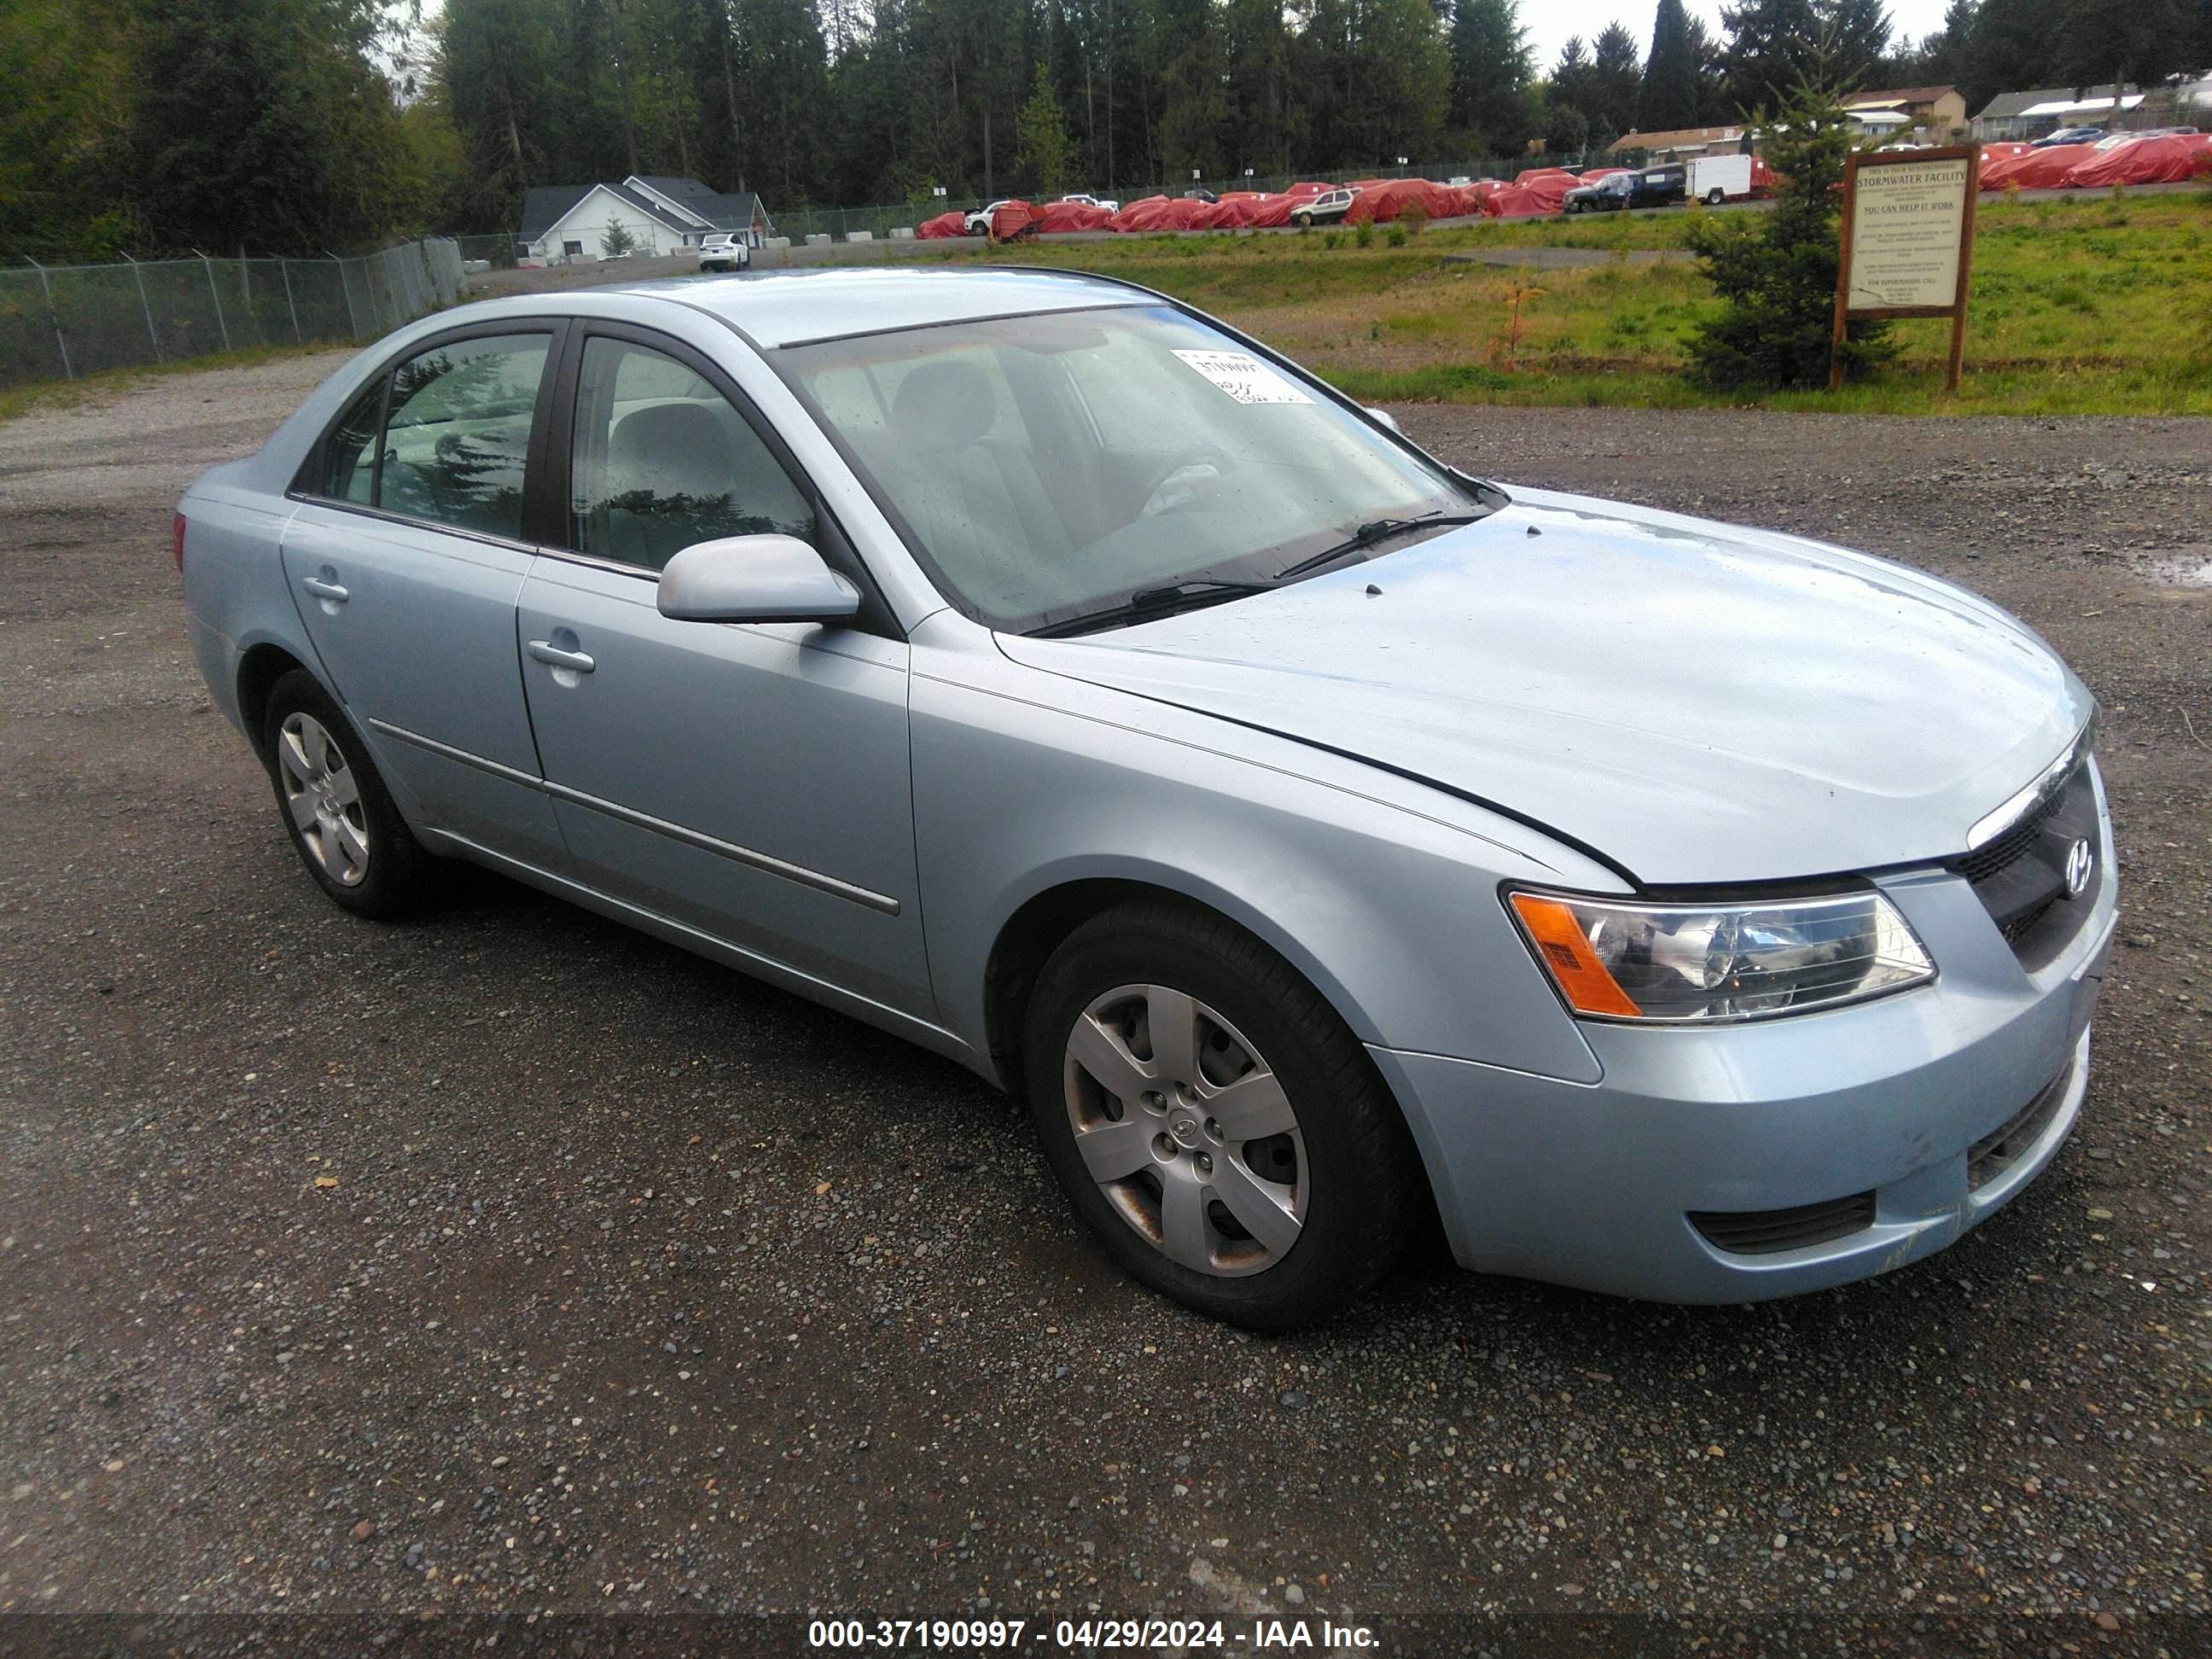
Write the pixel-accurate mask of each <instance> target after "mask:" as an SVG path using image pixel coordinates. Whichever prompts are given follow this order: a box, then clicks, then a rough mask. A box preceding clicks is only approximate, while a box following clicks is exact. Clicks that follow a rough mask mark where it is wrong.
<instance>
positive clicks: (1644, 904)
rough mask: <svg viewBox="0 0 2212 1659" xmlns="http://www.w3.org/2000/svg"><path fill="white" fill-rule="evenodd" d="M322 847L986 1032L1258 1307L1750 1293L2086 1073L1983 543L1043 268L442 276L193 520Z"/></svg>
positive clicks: (2088, 711) (2064, 710) (2051, 1132)
mask: <svg viewBox="0 0 2212 1659" xmlns="http://www.w3.org/2000/svg"><path fill="white" fill-rule="evenodd" d="M177 556H178V558H179V562H180V563H181V565H182V568H183V573H184V586H185V599H186V603H187V605H188V607H189V609H190V611H191V636H192V641H193V646H194V649H195V651H196V653H197V659H198V661H199V664H200V667H201V670H202V671H203V672H204V674H205V676H206V678H207V683H208V685H209V687H210V690H211V691H212V693H213V694H214V696H215V700H216V703H217V704H218V706H220V707H221V708H222V709H223V710H224V712H225V713H226V714H228V715H229V716H230V718H231V719H232V720H234V722H235V723H236V724H237V725H238V726H239V728H240V730H241V731H242V732H244V733H245V734H246V738H248V740H249V741H250V742H251V743H252V744H253V746H254V749H255V751H256V752H257V753H258V755H259V756H260V757H262V759H263V760H264V763H266V764H267V767H268V769H269V773H270V777H271V779H272V780H273V781H274V784H275V788H276V799H277V804H278V806H279V807H280V809H281V811H282V813H283V823H284V825H285V828H286V829H287V830H288V831H289V833H290V835H291V836H292V839H293V841H294V842H295V844H296V846H297V848H298V849H299V852H300V854H301V859H302V860H303V862H304V863H305V865H306V866H307V872H308V873H309V874H310V875H311V876H313V878H314V879H315V880H316V881H317V882H318V883H319V884H321V886H322V888H323V889H324V890H325V892H326V893H328V894H329V896H331V899H332V900H333V901H334V902H337V904H338V905H340V906H341V907H343V908H345V909H348V910H350V911H353V912H356V913H357V914H360V915H370V916H388V915H393V914H396V913H398V911H400V910H402V909H404V908H407V907H409V906H410V905H412V904H414V903H416V902H417V901H418V900H419V899H420V898H421V897H422V896H423V895H424V893H425V892H426V890H428V889H429V888H430V887H432V886H433V885H434V883H433V882H432V880H431V878H432V875H433V866H434V864H435V863H437V862H438V861H439V860H450V859H459V860H469V861H471V862H473V863H475V864H477V865H481V866H487V867H489V868H490V869H493V870H496V871H499V872H503V873H505V874H507V875H510V876H513V877H515V878H518V879H520V880H522V881H526V882H528V883H531V884H534V885H536V886H538V887H541V888H544V889H545V890H548V891H550V892H553V893H556V894H558V895H560V896H563V897H565V898H568V899H572V900H574V902H577V903H579V904H581V905H584V906H586V907H588V908H592V909H593V910H597V911H599V912H601V913H603V914H605V915H610V916H613V917H616V918H618V919H619V920H621V921H626V922H629V923H630V924H631V925H633V926H635V927H640V928H642V929H644V930H645V931H647V932H648V933H653V934H656V935H658V936H659V937H660V938H662V939H669V940H671V941H673V942H675V943H677V944H678V945H684V946H685V947H687V948H689V949H690V950H694V951H699V952H701V953H702V954H703V955H706V956H708V957H714V958H715V959H717V960H719V961H721V962H725V963H729V964H730V965H732V966H733V967H736V968H739V969H744V971H746V972H748V973H750V974H755V975H759V976H760V977H762V978H763V979H766V980H769V981H773V982H774V983H775V984H778V985H781V986H785V987H788V988H790V989H792V990H793V991H796V992H798V993H799V994H801V995H804V996H808V997H811V998H814V999H816V1000H819V1001H821V1002H823V1003H826V1004H828V1005H829V1006H831V1007H834V1008H837V1009H841V1010H842V1011H844V1012H848V1013H850V1014H852V1015H854V1016H855V1017H857V1018H860V1019H864V1020H866V1021H869V1022H870V1023H872V1024H876V1025H879V1026H882V1027H884V1029H886V1030H891V1031H895V1032H896V1033H898V1034H900V1035H901V1036H905V1037H908V1038H910V1039H911V1040H913V1041H914V1042H917V1043H919V1044H921V1046H923V1047H924V1048H929V1049H932V1050H934V1051H935V1052H937V1053H939V1054H945V1055H949V1056H951V1058H953V1059H955V1060H958V1061H959V1062H961V1063H962V1064H963V1065H965V1066H969V1067H971V1068H972V1069H974V1070H975V1071H976V1072H977V1073H981V1075H982V1076H984V1077H986V1078H988V1079H991V1080H993V1081H994V1082H995V1083H998V1084H1000V1085H1003V1086H1004V1087H1006V1089H1008V1090H1010V1091H1013V1092H1014V1093H1015V1094H1016V1095H1017V1096H1018V1097H1020V1098H1022V1099H1024V1100H1025V1101H1026V1102H1027V1103H1028V1104H1029V1106H1030V1110H1031V1111H1032V1113H1033V1115H1034V1116H1035V1119H1036V1127H1037V1130H1038V1133H1039V1136H1040V1139H1041V1141H1042V1146H1043V1150H1044V1152H1045V1156H1046V1158H1047V1159H1048V1162H1049V1163H1050V1164H1051V1166H1052V1168H1053V1170H1054V1174H1055V1175H1056V1176H1058V1178H1059V1180H1060V1182H1061V1184H1062V1185H1063V1186H1064V1187H1065V1188H1066V1192H1067V1194H1068V1197H1069V1200H1071V1202H1072V1203H1073V1205H1074V1206H1075V1208H1076V1210H1077V1212H1079V1214H1080V1215H1081V1217H1082V1218H1083V1219H1084V1221H1085V1224H1086V1225H1088V1227H1089V1228H1090V1229H1091V1231H1092V1232H1093V1233H1094V1234H1095V1235H1096V1237H1097V1240H1098V1241H1099V1243H1101V1244H1102V1245H1103V1247H1104V1248H1105V1249H1107V1250H1108V1251H1109V1253H1110V1254H1111V1255H1113V1256H1114V1258H1115V1260H1117V1261H1119V1262H1121V1264H1122V1266H1124V1267H1126V1268H1127V1270H1128V1271H1129V1272H1131V1273H1133V1274H1135V1275H1136V1276H1137V1277H1139V1279H1143V1280H1144V1281H1146V1283H1148V1284H1150V1285H1154V1286H1156V1287H1158V1289H1159V1290H1161V1291H1165V1292H1166V1293H1167V1294H1169V1295H1170V1296H1173V1297H1178V1298H1180V1299H1181V1300H1182V1301H1184V1302H1186V1303H1188V1304H1190V1305H1192V1306H1193V1307H1195V1308H1199V1309H1202V1310H1206V1312H1209V1313H1212V1314H1214V1315H1218V1316H1221V1317H1223V1318H1225V1319H1231V1320H1235V1321H1237V1322H1242V1323H1245V1324H1249V1325H1253V1326H1258V1327H1284V1326H1288V1325H1291V1324H1295V1323H1297V1322H1302V1321H1305V1320H1310V1319H1312V1318H1315V1317H1316V1316H1322V1315H1324V1314H1326V1313H1328V1312H1329V1311H1330V1310H1334V1309H1336V1308H1339V1307H1340V1306H1342V1305H1343V1304H1345V1303H1346V1301H1347V1300H1348V1299H1350V1298H1352V1297H1357V1296H1358V1295H1359V1294H1360V1293H1361V1292H1362V1291H1364V1289H1365V1288H1366V1287H1367V1286H1368V1285H1370V1284H1372V1283H1373V1282H1374V1280H1375V1279H1376V1277H1377V1275H1379V1274H1380V1273H1383V1271H1384V1270H1385V1269H1386V1268H1387V1267H1389V1265H1390V1263H1391V1262H1392V1261H1393V1260H1394V1258H1395V1257H1396V1256H1397V1255H1399V1254H1400V1253H1401V1249H1403V1248H1404V1247H1405V1245H1406V1244H1407V1242H1408V1241H1409V1240H1412V1239H1414V1238H1417V1237H1424V1236H1428V1230H1427V1229H1426V1228H1425V1225H1424V1223H1425V1220H1426V1218H1428V1217H1429V1216H1430V1215H1431V1213H1434V1214H1435V1215H1437V1217H1439V1218H1441V1221H1442V1224H1443V1235H1444V1237H1446V1238H1448V1239H1449V1243H1450V1248H1451V1249H1452V1251H1453V1253H1454V1254H1455V1255H1456V1256H1457V1258H1458V1260H1459V1261H1461V1262H1462V1264H1464V1265H1465V1266H1466V1267H1470V1268H1476V1269H1480V1270H1482V1271H1486V1272H1492V1273H1515V1274H1523V1275H1528V1276H1531V1277H1534V1278H1540V1279H1552V1280H1556V1281H1559V1282H1561V1283H1565V1284H1571V1285H1584V1286H1588V1287H1590V1288H1593V1289H1597V1290H1602V1291H1613V1292H1617V1293H1620V1294H1624V1295H1630V1296H1638V1297H1657V1298H1663V1299H1668V1300H1676V1301H1688V1302H1710V1301H1741V1300H1746V1299H1750V1298H1753V1297H1769V1296H1778V1295H1783V1294H1786V1293H1789V1292H1793V1291H1807V1290H1813V1289H1816V1288H1819V1287H1821V1286H1824V1285H1835V1284H1838V1283H1841V1282H1843V1281H1845V1280H1848V1279H1858V1278H1862V1277H1863V1276H1865V1275H1868V1274H1870V1273H1881V1272H1884V1271H1887V1270H1888V1269H1890V1268H1893V1267H1898V1266H1899V1265H1901V1264H1903V1263H1905V1262H1908V1261H1912V1260H1914V1259H1915V1258H1917V1257H1920V1256H1924V1255H1928V1254H1929V1252H1931V1251H1933V1250H1936V1249H1940V1248H1942V1246H1943V1245H1945V1244H1947V1243H1949V1242H1950V1241H1951V1240H1953V1239H1954V1238H1956V1237H1958V1236H1959V1235H1960V1233H1961V1232H1963V1231H1965V1230H1966V1229H1967V1228H1969V1227H1971V1226H1972V1225H1975V1224H1976V1223H1977V1222H1978V1221H1980V1220H1981V1219H1983V1218H1984V1217H1985V1216H1987V1215H1989V1214H1990V1212H1992V1211H1994V1210H1995V1209H1996V1208H1997V1207H1998V1206H2001V1205H2002V1204H2003V1203H2005V1202H2006V1201H2007V1200H2008V1199H2010V1198H2012V1197H2013V1196H2014V1195H2015V1194H2017V1193H2018V1192H2020V1191H2021V1188H2023V1187H2025V1186H2026V1185H2027V1182H2030V1181H2032V1180H2033V1178H2034V1177H2035V1176H2036V1175H2037V1174H2038V1173H2039V1172H2040V1171H2041V1170H2042V1169H2043V1168H2044V1167H2045V1165H2046V1164H2048V1163H2049V1162H2050V1160H2051V1158H2052V1156H2053V1155H2054V1154H2055V1153H2056V1152H2057V1149H2058V1147H2059V1146H2060V1145H2061V1143H2062V1142H2063V1140H2064V1139H2065V1138H2066V1136H2067V1134H2068V1133H2069V1131H2070V1130H2071V1129H2072V1127H2073V1126H2074V1123H2075V1118H2076V1116H2077V1115H2078V1113H2079V1111H2080V1109H2081V1098H2082V1091H2083V1089H2084V1086H2085V1084H2086V1081H2087V1066H2088V1054H2089V1023H2090V1015H2091V1012H2092V1010H2093V1007H2094V1006H2095V1002H2096V997H2097V992H2098V987H2099V985H2100V981H2101V980H2102V977H2103V975H2104V973H2105V963H2106V954H2107V951H2108V950H2109V947H2110V942H2111V939H2112V929H2113V924H2114V920H2115V915H2116V902H2117V892H2116V885H2115V882H2114V878H2113V873H2112V872H2113V856H2112V829H2111V824H2110V821H2109V818H2108V815H2107V813H2106V807H2105V802H2104V797H2103V793H2102V786H2101V784H2100V780H2099V777H2098V772H2097V767H2096V763H2095V761H2094V759H2093V757H2092V755H2091V739H2092V732H2093V718H2092V717H2093V708H2094V705H2093V700H2092V698H2091V697H2090V696H2089V694H2088V692H2087V690H2085V689H2084V687H2083V686H2082V685H2081V682H2080V681H2079V680H2077V679H2076V678H2075V677H2074V675H2073V674H2072V673H2070V672H2069V671H2068V669H2067V668H2066V665H2064V664H2063V662H2061V661H2060V660H2059V659H2058V658H2057V656H2056V655H2054V654H2053V653H2052V652H2051V650H2050V648H2049V647H2047V646H2045V644H2044V643H2043V641H2041V640H2039V638H2037V637H2036V635H2034V634H2033V633H2032V632H2031V631H2030V630H2029V629H2027V628H2026V627H2024V626H2023V625H2022V624H2021V623H2018V622H2016V621H2015V620H2014V619H2013V618H2012V617H2008V616H2007V615H2005V614H2004V613H2003V612H2002V611H1999V610H1998V609H1996V607H1995V606H1993V605H1990V604H1988V603H1987V602H1985V601H1984V600H1982V599H1978V598H1976V597H1974V596H1973V595H1972V594H1970V593H1966V592H1961V591H1960V590H1959V589H1957V588H1955V587H1952V586H1947V585H1946V584H1944V583H1942V582H1940V581H1937V580H1934V579H1932V578H1930V577H1928V576H1925V575H1923V574H1918V573H1917V572H1914V571H1911V570H1908V569H1905V568H1899V567H1898V566H1896V565H1893V564H1889V563H1887V562H1883V561H1881V560H1878V559H1875V558H1870V557H1868V556H1864V555H1862V554H1857V553H1851V552H1848V551H1845V550H1841V549H1838V548H1834V547H1828V546H1824V545H1821V544H1817V543H1814V542H1808V541H1805V540H1802V539H1799V538H1794V537H1789V536H1783V535H1778V534H1771V533H1767V532H1759V531H1752V530H1742V529H1737V528H1734V527H1730V526H1720V525H1715V524H1711V523H1706V522H1703V521H1700V520H1694V519H1688V518H1682V517H1679V516H1676V515H1674V514H1671V513H1656V512H1646V511H1643V510H1640V509H1633V508H1627V507H1619V506H1614V505H1612V504H1608V503H1605V502H1601V501H1589V500H1584V499H1581V498H1578V497H1574V496H1568V495H1556V494H1552V493H1549V492H1545V491H1538V490H1521V489H1516V490H1514V491H1513V492H1511V494H1510V495H1509V494H1508V493H1507V492H1506V491H1504V490H1502V489H1498V487H1496V486H1495V485H1493V484H1491V483H1485V482H1482V481H1480V480H1478V479H1475V478H1474V477H1468V476H1467V475H1465V474H1463V473H1461V472H1458V471H1455V470H1453V469H1452V468H1449V467H1448V466H1445V465H1441V464H1439V463H1438V462H1437V461H1436V460H1434V459H1431V458H1430V457H1429V456H1427V455H1425V454H1424V453H1422V452H1421V451H1420V450H1419V449H1418V448H1416V447H1414V446H1413V445H1412V444H1411V443H1409V442H1407V441H1406V440H1405V439H1404V438H1402V437H1401V436H1400V435H1398V434H1397V432H1396V430H1395V427H1394V426H1393V424H1392V422H1390V421H1389V418H1388V417H1387V416H1382V415H1379V414H1376V413H1373V412H1370V411H1366V410H1361V409H1359V408H1358V406H1356V405H1355V404H1351V403H1349V402H1347V401H1346V399H1345V398H1342V397H1340V396H1339V395H1338V394H1337V393H1336V392H1333V391H1331V390H1330V389H1329V388H1328V386H1325V385H1323V384H1322V382H1320V381H1319V380H1316V379H1315V378H1313V377H1312V376H1310V375H1309V374H1305V373H1304V372H1303V371H1302V370H1300V369H1299V368H1297V367H1296V366H1295V365H1293V364H1291V363H1290V362H1285V361H1284V360H1283V359H1282V358H1280V357H1279V356H1275V355H1274V354H1273V353H1272V352H1270V351H1269V350H1267V348H1265V347H1264V346H1262V345H1261V344H1259V343H1257V342H1255V341H1253V340H1250V339H1248V338H1246V337H1243V336H1241V335H1239V334H1237V333H1236V332H1234V331H1231V330H1229V329H1227V328H1225V327H1223V326H1222V325H1219V324H1218V323H1215V322H1212V321H1211V320H1209V319H1206V318H1205V317H1202V316H1200V315H1199V314H1197V313H1194V312H1192V311H1190V310H1188V308H1186V307H1182V306H1179V305H1176V304H1175V303H1174V302H1172V301H1168V300H1165V299H1164V298H1162V297H1161V296H1159V295H1155V294H1152V293H1149V292H1146V291H1145V290H1143V289H1136V288H1133V287H1129V286H1127V285H1124V284H1121V283H1113V282H1109V281H1105V280H1103V279H1100V278H1096V277H1088V276H1067V275H1059V274H1054V273H1049V272H1042V271H1034V270H1030V271H1017V270H963V271H957V272H956V271H952V270H923V269H911V268H909V269H878V270H829V271H821V272H787V273H774V274H758V275H754V276H748V277H742V278H733V279H726V280H721V281H714V282H706V283H701V282H690V283H667V284H660V285H647V286H641V287H636V288H630V289H603V290H599V291H594V292H590V293H581V294H576V293H570V294H562V295H539V296H533V297H526V298H518V299H512V300H506V301H496V302H494V303H490V304H485V305H477V306H471V307H465V308H464V309H461V310H459V311H453V312H447V313H442V314H441V315H439V316H436V317H435V318H432V319H428V320H426V321H424V322H422V323H419V324H416V325H414V326H412V327H410V328H407V329H404V330H402V331H400V332H398V333H397V334H394V335H392V337H389V338H388V339H386V340H385V341H383V342H381V343H379V344H377V345H375V346H374V347H372V348H370V349H368V351H366V352H364V353H362V355H361V356H358V357H357V358H356V359H355V360H354V361H353V362H351V363H349V364H348V365H347V366H346V368H343V370H341V371H340V372H339V373H338V374H336V375H334V376H332V377H331V380H329V381H328V382H327V383H326V384H325V386H322V387H321V388H320V389H319V391H318V392H315V394H314V395H313V397H311V398H309V399H308V400H307V403H306V404H305V405H304V406H303V407H302V408H301V410H300V411H299V412H298V413H297V414H296V415H295V416H293V417H292V418H291V419H290V420H289V421H288V422H286V423H285V424H284V425H283V427H282V428H280V429H279V430H278V431H277V432H276V435H275V436H273V437H272V438H271V439H270V441H269V442H268V443H267V445H266V446H265V447H264V448H263V449H262V450H261V452H260V453H258V455H256V456H254V457H253V458H252V459H249V460H245V461H241V462H238V463H235V464H233V465H225V466H219V467H216V468H215V469H214V470H212V471H210V472H209V473H207V474H206V476H204V477H202V478H201V479H200V480H199V481H198V482H197V483H195V484H194V485H193V486H192V488H191V490H190V492H189V493H188V494H187V495H186V496H185V500H184V501H183V503H182V507H181V511H180V515H179V520H178V523H177Z"/></svg>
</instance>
